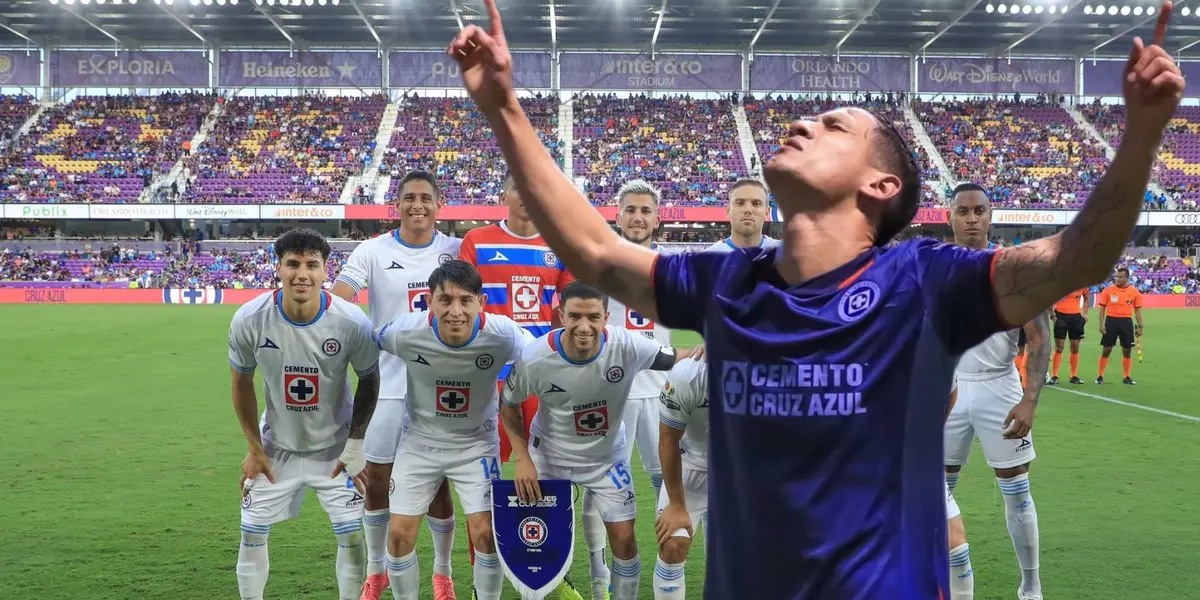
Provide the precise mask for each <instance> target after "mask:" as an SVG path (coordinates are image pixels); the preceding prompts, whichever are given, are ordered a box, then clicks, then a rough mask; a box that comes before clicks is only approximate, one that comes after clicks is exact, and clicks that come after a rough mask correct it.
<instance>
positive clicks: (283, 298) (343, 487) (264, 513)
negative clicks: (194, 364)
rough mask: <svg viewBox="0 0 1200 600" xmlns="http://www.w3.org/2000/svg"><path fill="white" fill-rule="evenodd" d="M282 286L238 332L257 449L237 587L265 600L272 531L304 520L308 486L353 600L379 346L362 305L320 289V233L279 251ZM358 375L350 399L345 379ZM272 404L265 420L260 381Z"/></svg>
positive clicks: (292, 234) (253, 306)
mask: <svg viewBox="0 0 1200 600" xmlns="http://www.w3.org/2000/svg"><path fill="white" fill-rule="evenodd" d="M275 254H276V256H277V257H278V263H277V264H276V266H275V272H276V274H277V275H278V277H279V280H280V283H281V284H282V289H279V290H275V291H271V292H268V293H265V294H263V295H261V296H259V297H258V298H255V299H254V300H251V301H250V302H249V303H247V304H245V305H243V306H242V307H241V308H239V309H238V311H237V313H235V314H234V315H233V322H232V323H231V324H230V326H229V365H230V367H231V368H232V370H233V385H232V388H233V407H234V410H235V411H236V412H237V416H238V421H239V422H240V423H241V426H242V433H243V434H244V435H245V436H246V441H247V442H248V443H249V445H250V452H249V454H247V455H246V459H245V461H243V462H242V540H241V549H240V551H239V552H238V561H237V579H238V589H239V591H240V592H241V597H242V599H243V600H261V598H262V597H263V588H265V587H266V585H267V572H268V571H269V569H270V561H269V559H268V556H267V536H268V534H270V532H271V526H272V525H274V524H276V523H279V522H281V521H285V520H287V519H288V518H290V517H291V516H293V515H294V512H295V510H296V509H297V508H298V503H299V502H300V501H301V499H302V498H303V497H304V493H305V491H306V490H308V489H312V490H314V491H316V493H317V499H318V500H319V501H320V502H321V506H322V507H324V508H325V512H326V513H328V514H329V519H330V521H332V522H333V533H334V535H335V536H336V537H337V544H338V548H337V559H336V560H337V563H336V564H337V566H336V572H337V582H338V592H339V597H340V598H341V599H342V600H354V599H355V598H358V592H359V587H360V586H361V585H362V582H363V576H364V572H363V569H364V567H365V565H364V557H363V548H362V523H361V519H362V516H363V506H362V505H363V498H362V496H361V495H360V492H362V491H365V490H364V488H365V487H366V485H368V483H367V482H366V480H365V478H364V477H363V470H364V469H365V468H366V458H365V456H364V455H363V437H364V436H365V435H366V432H367V423H368V422H369V421H370V419H371V413H372V412H373V411H374V410H375V403H376V400H377V398H378V395H379V374H378V372H377V369H378V367H379V349H378V348H377V347H376V346H375V342H374V340H373V339H372V336H371V322H370V320H368V319H367V316H366V315H364V314H363V312H362V310H360V309H359V308H358V307H357V306H355V305H353V304H351V303H349V302H346V301H344V300H342V299H341V298H338V297H336V296H331V295H329V294H327V293H325V292H323V291H321V285H322V284H323V283H325V277H326V272H325V268H326V266H325V262H326V260H328V259H329V244H328V243H327V242H326V241H325V239H324V238H323V237H321V234H319V233H317V232H315V231H312V230H310V229H293V230H291V231H289V232H287V233H285V234H284V235H283V236H281V237H280V238H279V239H278V240H276V242H275ZM350 367H353V368H354V371H355V372H356V373H358V387H357V389H356V390H355V392H354V400H353V404H351V399H350V380H349V377H348V376H347V373H346V371H347V370H348V369H349V368H350ZM256 370H258V371H262V378H263V389H264V392H265V394H266V397H267V408H266V413H265V415H264V417H263V425H262V426H261V427H260V426H259V422H258V397H257V395H256V394H255V391H254V372H255V371H256Z"/></svg>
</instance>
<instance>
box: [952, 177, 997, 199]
mask: <svg viewBox="0 0 1200 600" xmlns="http://www.w3.org/2000/svg"><path fill="white" fill-rule="evenodd" d="M964 192H979V193H981V194H983V195H984V196H986V197H987V199H988V200H991V199H992V195H991V194H989V193H988V191H987V188H985V187H983V186H982V185H979V184H978V183H972V182H970V181H967V182H964V183H960V184H958V185H956V186H954V191H952V192H950V198H952V199H953V198H954V197H956V196H958V195H959V194H962V193H964Z"/></svg>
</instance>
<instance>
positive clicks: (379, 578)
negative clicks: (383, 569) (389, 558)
mask: <svg viewBox="0 0 1200 600" xmlns="http://www.w3.org/2000/svg"><path fill="white" fill-rule="evenodd" d="M386 589H388V576H387V573H376V574H374V575H368V576H367V582H366V583H364V584H363V586H362V595H361V596H359V597H358V600H379V596H380V595H381V594H383V591H384V590H386Z"/></svg>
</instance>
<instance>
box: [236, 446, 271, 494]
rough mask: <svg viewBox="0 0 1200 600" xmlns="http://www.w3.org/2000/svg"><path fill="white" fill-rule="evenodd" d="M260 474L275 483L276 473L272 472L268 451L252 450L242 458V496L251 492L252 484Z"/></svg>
mask: <svg viewBox="0 0 1200 600" xmlns="http://www.w3.org/2000/svg"><path fill="white" fill-rule="evenodd" d="M259 475H263V476H265V477H266V478H267V481H270V482H271V483H275V474H274V473H272V472H271V459H270V458H267V453H266V452H251V453H249V454H247V455H246V458H245V459H244V460H242V481H241V483H242V486H241V487H242V497H243V498H245V497H246V494H249V493H250V484H251V483H254V480H255V479H258V476H259Z"/></svg>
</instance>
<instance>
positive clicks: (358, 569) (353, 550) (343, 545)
mask: <svg viewBox="0 0 1200 600" xmlns="http://www.w3.org/2000/svg"><path fill="white" fill-rule="evenodd" d="M333 533H334V535H335V536H336V537H337V544H338V549H337V561H336V566H335V569H336V571H337V582H338V595H339V596H340V597H341V600H358V598H359V592H360V590H361V588H362V584H363V576H364V574H365V567H366V565H365V563H366V553H365V551H364V549H363V531H362V523H361V522H360V521H347V522H345V523H334V524H333Z"/></svg>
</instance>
